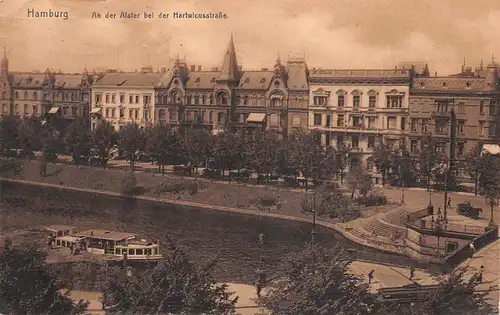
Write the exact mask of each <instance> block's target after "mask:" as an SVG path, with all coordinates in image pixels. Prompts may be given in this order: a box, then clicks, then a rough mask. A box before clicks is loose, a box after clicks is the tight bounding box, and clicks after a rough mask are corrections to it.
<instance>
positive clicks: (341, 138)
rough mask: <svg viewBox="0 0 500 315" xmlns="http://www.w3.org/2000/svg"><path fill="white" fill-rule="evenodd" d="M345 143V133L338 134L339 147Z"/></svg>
mask: <svg viewBox="0 0 500 315" xmlns="http://www.w3.org/2000/svg"><path fill="white" fill-rule="evenodd" d="M343 144H344V136H343V135H337V148H338V147H339V146H341V145H343Z"/></svg>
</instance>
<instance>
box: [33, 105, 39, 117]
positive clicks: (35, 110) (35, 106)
mask: <svg viewBox="0 0 500 315" xmlns="http://www.w3.org/2000/svg"><path fill="white" fill-rule="evenodd" d="M36 114H38V106H37V105H33V115H36Z"/></svg>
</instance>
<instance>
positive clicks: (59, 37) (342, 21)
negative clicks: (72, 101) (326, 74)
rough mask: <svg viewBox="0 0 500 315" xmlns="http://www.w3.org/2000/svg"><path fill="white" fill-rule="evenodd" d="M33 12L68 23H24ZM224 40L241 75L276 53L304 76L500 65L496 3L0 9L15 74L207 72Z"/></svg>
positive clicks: (382, 0)
mask: <svg viewBox="0 0 500 315" xmlns="http://www.w3.org/2000/svg"><path fill="white" fill-rule="evenodd" d="M30 8H32V9H35V10H40V11H42V10H45V11H47V10H49V9H52V10H53V11H68V12H69V19H68V20H58V19H29V18H28V16H27V15H28V9H30ZM94 11H95V12H100V13H101V14H102V15H104V14H105V13H106V12H113V13H118V14H119V13H120V12H121V11H127V12H136V13H140V14H141V16H142V15H143V14H144V13H143V12H144V11H148V12H150V11H152V12H155V15H156V14H157V13H159V12H169V13H171V12H172V11H180V12H184V11H189V12H191V11H196V12H210V11H211V12H219V11H221V12H224V13H226V14H227V15H228V19H226V20H174V19H168V20H164V19H163V20H162V19H157V18H155V19H153V20H145V19H142V18H141V19H139V20H129V21H127V20H120V19H114V20H110V19H104V18H103V19H92V18H91V15H92V12H94ZM231 33H233V35H234V40H235V45H236V52H237V56H238V62H239V63H240V64H241V65H242V66H243V68H244V69H260V68H271V67H272V66H273V64H274V62H275V60H276V56H277V54H278V53H280V54H281V57H282V60H286V59H287V58H288V56H289V55H305V56H306V60H307V64H308V66H309V68H313V67H315V68H340V69H342V68H343V69H346V68H353V69H361V68H363V69H364V68H369V69H370V68H371V69H374V68H375V69H376V68H393V67H394V66H395V64H396V63H398V62H402V61H427V62H429V66H430V68H431V69H430V70H431V71H432V72H434V71H438V73H439V74H442V75H445V74H451V73H455V72H459V71H460V67H461V65H462V63H463V59H464V57H465V58H466V61H467V64H468V65H471V66H477V65H479V63H480V60H481V58H484V61H485V64H488V63H489V62H491V59H492V54H494V53H497V56H498V57H497V59H500V40H499V39H500V37H499V35H500V0H304V1H298V0H52V1H50V0H0V46H6V47H7V52H8V56H9V60H10V68H11V70H13V71H30V70H34V69H38V70H44V69H45V68H51V69H54V70H57V69H62V70H63V71H64V72H81V70H82V69H83V68H84V67H85V65H86V66H87V68H88V69H89V70H91V69H94V68H100V67H104V68H117V66H119V68H120V69H122V70H124V71H133V70H135V69H138V68H140V67H141V66H143V65H146V64H148V62H149V63H150V64H151V65H152V66H153V67H154V68H157V67H158V66H166V67H169V66H170V65H171V61H170V59H171V58H173V57H175V55H176V54H177V53H179V54H180V56H181V57H184V56H185V57H186V60H187V63H188V64H197V65H198V64H201V65H202V66H203V68H204V69H210V68H211V67H217V66H220V64H221V62H222V59H223V55H224V52H225V49H226V47H227V43H228V40H229V37H230V34H231ZM169 38H171V40H170V41H169Z"/></svg>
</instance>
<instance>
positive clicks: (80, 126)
mask: <svg viewBox="0 0 500 315" xmlns="http://www.w3.org/2000/svg"><path fill="white" fill-rule="evenodd" d="M91 139H92V134H91V133H90V130H89V129H88V122H87V120H86V119H77V120H75V121H73V122H72V123H71V125H69V127H68V129H67V130H66V133H65V135H64V145H65V147H66V150H67V152H69V153H71V154H72V156H73V162H74V163H75V164H76V165H80V164H82V162H84V161H85V160H88V158H89V156H90V148H91Z"/></svg>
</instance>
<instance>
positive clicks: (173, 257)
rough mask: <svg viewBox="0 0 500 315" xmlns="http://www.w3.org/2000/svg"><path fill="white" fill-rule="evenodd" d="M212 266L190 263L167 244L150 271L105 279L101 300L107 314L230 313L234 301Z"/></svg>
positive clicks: (210, 264)
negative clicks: (106, 307)
mask: <svg viewBox="0 0 500 315" xmlns="http://www.w3.org/2000/svg"><path fill="white" fill-rule="evenodd" d="M214 266H215V261H211V262H210V263H209V264H207V265H197V264H194V263H193V262H192V261H190V260H189V259H188V256H187V254H186V253H185V252H184V251H183V250H181V249H180V248H179V247H177V246H174V245H172V244H171V248H170V252H169V253H168V254H167V257H166V259H165V260H162V261H160V262H158V264H157V265H156V266H155V267H154V268H153V269H149V270H143V271H137V274H133V275H132V276H131V277H128V276H126V275H125V274H124V273H123V271H122V270H116V269H115V270H114V272H112V275H111V276H108V277H107V280H108V281H107V282H106V286H105V290H104V301H105V304H106V305H107V306H108V307H109V306H111V310H110V311H111V312H110V313H111V314H172V313H173V314H214V315H215V314H234V313H235V305H236V302H237V299H238V298H237V297H233V296H232V295H233V293H232V292H228V291H227V289H228V287H227V285H225V284H217V283H216V282H215V280H214V279H213V276H212V275H213V267H214ZM113 273H114V274H113Z"/></svg>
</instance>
